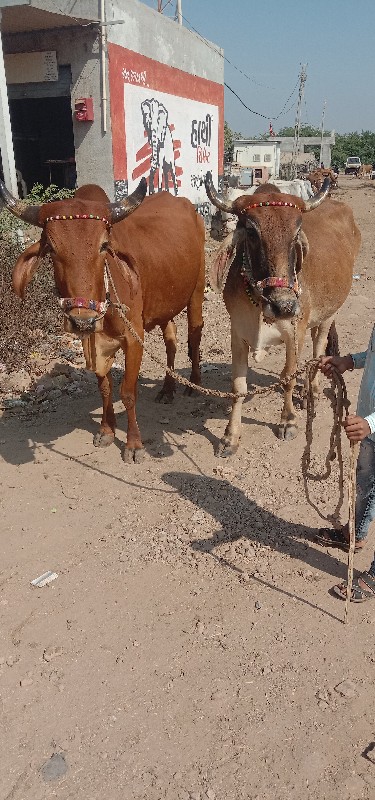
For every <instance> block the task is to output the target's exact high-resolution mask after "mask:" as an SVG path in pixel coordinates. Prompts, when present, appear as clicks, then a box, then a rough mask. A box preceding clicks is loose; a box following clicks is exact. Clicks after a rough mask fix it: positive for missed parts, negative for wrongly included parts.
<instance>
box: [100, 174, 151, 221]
mask: <svg viewBox="0 0 375 800" xmlns="http://www.w3.org/2000/svg"><path fill="white" fill-rule="evenodd" d="M146 192H147V181H146V178H142V179H141V180H140V182H139V184H138V186H137V188H136V189H135V191H134V192H133V194H130V195H129V197H125V199H124V200H121V203H110V204H109V209H110V212H111V223H112V225H115V223H116V222H121V220H122V219H125V217H127V216H128V215H129V214H131V213H132V211H135V209H136V208H138V206H140V205H141V203H142V200H144V198H145V196H146Z"/></svg>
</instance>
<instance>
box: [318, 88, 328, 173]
mask: <svg viewBox="0 0 375 800" xmlns="http://www.w3.org/2000/svg"><path fill="white" fill-rule="evenodd" d="M326 105H327V100H325V101H324V105H323V114H322V125H321V131H320V159H319V166H320V165H321V163H322V161H323V136H324V117H325V113H326Z"/></svg>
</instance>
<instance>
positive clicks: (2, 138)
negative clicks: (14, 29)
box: [0, 11, 18, 197]
mask: <svg viewBox="0 0 375 800" xmlns="http://www.w3.org/2000/svg"><path fill="white" fill-rule="evenodd" d="M0 149H1V158H2V162H3V172H4V182H5V185H6V187H7V189H9V191H10V192H11V193H12V194H13V195H14V196H15V197H18V188H17V176H16V164H15V161H14V150H13V139H12V129H11V126H10V115H9V102H8V92H7V83H6V78H5V67H4V54H3V42H2V37H1V11H0Z"/></svg>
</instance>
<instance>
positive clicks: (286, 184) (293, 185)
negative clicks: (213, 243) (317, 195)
mask: <svg viewBox="0 0 375 800" xmlns="http://www.w3.org/2000/svg"><path fill="white" fill-rule="evenodd" d="M267 183H272V185H273V186H277V188H278V189H279V190H280V192H283V194H292V195H294V197H300V198H301V200H304V202H305V203H306V202H307V200H309V199H310V198H311V197H314V192H313V190H312V186H311V183H310V181H303V180H301V179H300V178H295V179H294V180H291V181H282V180H279V179H278V178H269V179H268V181H267ZM257 188H258V187H257V186H256V185H255V186H249V187H248V188H246V189H244V188H243V189H233V188H232V187H229V188H228V189H227V192H226V193H225V195H224V196H225V199H226V200H228V203H231V202H233V200H236V199H237V197H242V195H244V194H248V195H252V194H254V192H255V189H257ZM237 222H238V217H237V216H236V215H234V216H233V215H231V214H226V213H225V212H224V211H217V212H216V213H215V214H214V215H213V217H212V222H211V236H212V237H213V238H214V239H219V238H221V237H222V236H223V235H224V234H225V233H226V232H229V231H234V229H235V227H236V225H237Z"/></svg>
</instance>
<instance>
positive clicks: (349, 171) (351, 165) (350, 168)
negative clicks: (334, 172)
mask: <svg viewBox="0 0 375 800" xmlns="http://www.w3.org/2000/svg"><path fill="white" fill-rule="evenodd" d="M361 166H362V162H361V159H360V158H359V156H349V158H347V159H346V162H345V175H358V172H359V170H360V169H361Z"/></svg>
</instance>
